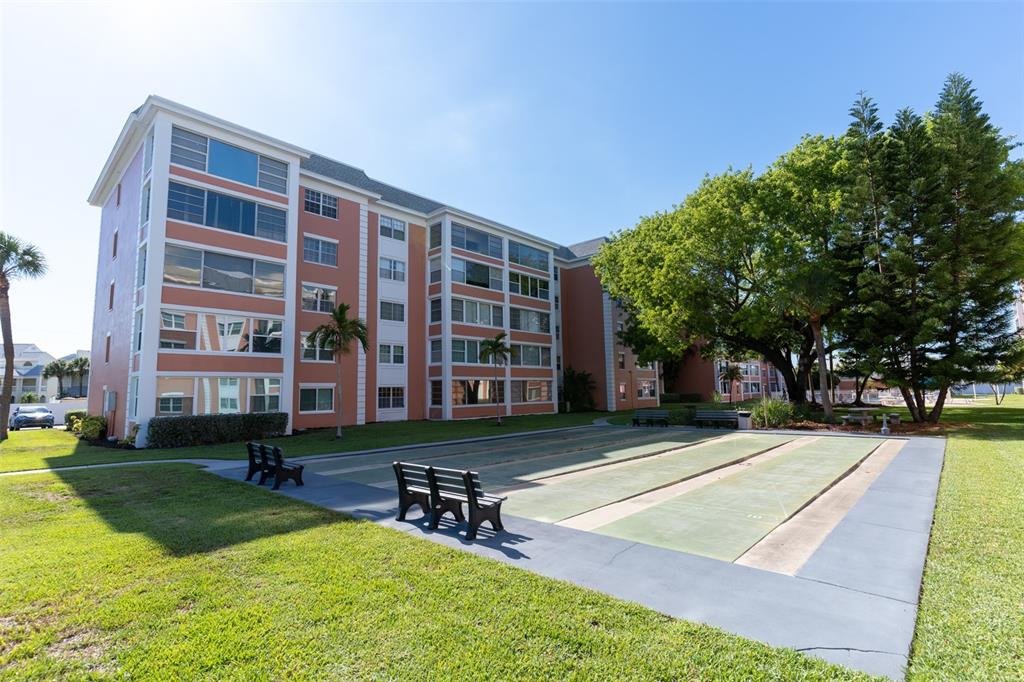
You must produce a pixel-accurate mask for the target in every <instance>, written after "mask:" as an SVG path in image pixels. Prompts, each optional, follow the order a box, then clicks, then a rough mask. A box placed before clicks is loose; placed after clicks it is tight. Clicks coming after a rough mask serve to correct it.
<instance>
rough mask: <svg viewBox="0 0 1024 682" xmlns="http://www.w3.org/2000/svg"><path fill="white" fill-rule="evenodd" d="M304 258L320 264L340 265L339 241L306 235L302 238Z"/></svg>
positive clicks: (308, 261) (309, 261)
mask: <svg viewBox="0 0 1024 682" xmlns="http://www.w3.org/2000/svg"><path fill="white" fill-rule="evenodd" d="M302 260H304V261H306V262H307V263H319V264H320V265H331V266H337V265H338V242H335V241H331V240H329V239H320V238H318V237H310V236H309V235H305V236H304V237H303V238H302Z"/></svg>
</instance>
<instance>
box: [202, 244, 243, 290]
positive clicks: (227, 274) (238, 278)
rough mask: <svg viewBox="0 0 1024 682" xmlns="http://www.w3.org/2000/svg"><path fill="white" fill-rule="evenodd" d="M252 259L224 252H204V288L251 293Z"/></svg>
mask: <svg viewBox="0 0 1024 682" xmlns="http://www.w3.org/2000/svg"><path fill="white" fill-rule="evenodd" d="M252 286H253V285H252V259H251V258H242V257H240V256H229V255H227V254H224V253H212V252H206V253H204V254H203V288H204V289H219V290H220V291H230V292H232V293H237V294H251V293H252V291H253V289H252Z"/></svg>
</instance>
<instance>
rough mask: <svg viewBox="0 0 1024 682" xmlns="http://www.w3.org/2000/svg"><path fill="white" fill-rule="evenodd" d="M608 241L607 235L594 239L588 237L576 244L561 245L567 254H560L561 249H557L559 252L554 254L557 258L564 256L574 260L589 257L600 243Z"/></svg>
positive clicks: (598, 247) (599, 246)
mask: <svg viewBox="0 0 1024 682" xmlns="http://www.w3.org/2000/svg"><path fill="white" fill-rule="evenodd" d="M607 241H608V237H597V238H595V239H588V240H587V241H585V242H580V243H578V244H571V245H569V246H568V247H563V248H564V249H565V251H567V252H568V253H569V255H568V256H564V255H562V253H561V252H562V249H559V253H557V254H555V255H556V256H557V257H559V258H565V259H566V260H575V259H577V258H590V257H591V256H593V255H594V254H595V253H597V250H598V249H600V248H601V245H602V244H604V243H605V242H607Z"/></svg>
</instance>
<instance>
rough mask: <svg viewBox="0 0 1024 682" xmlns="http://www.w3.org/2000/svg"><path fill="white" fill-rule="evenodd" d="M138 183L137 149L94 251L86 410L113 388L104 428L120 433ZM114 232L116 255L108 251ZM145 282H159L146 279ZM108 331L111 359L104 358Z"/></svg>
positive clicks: (107, 207) (98, 406)
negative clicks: (113, 397) (110, 410)
mask: <svg viewBox="0 0 1024 682" xmlns="http://www.w3.org/2000/svg"><path fill="white" fill-rule="evenodd" d="M141 183H142V150H141V149H140V150H139V151H138V152H137V153H136V154H135V157H134V158H133V159H132V160H131V162H130V163H129V164H128V167H127V168H126V169H125V172H124V175H122V177H121V182H120V188H121V202H120V205H118V203H117V194H118V191H117V189H116V188H115V189H114V191H112V192H111V193H110V197H109V198H108V199H107V202H106V203H105V204H104V205H103V210H102V212H101V214H100V234H99V254H98V258H97V265H96V292H95V297H94V301H95V304H94V306H93V322H92V351H91V352H92V356H91V358H90V361H91V364H90V369H89V398H88V410H89V413H90V414H104V411H103V387H104V386H106V387H107V390H108V391H116V392H117V406H116V408H115V410H114V412H113V413H106V414H107V421H108V423H109V427H108V433H109V434H110V435H114V436H117V437H118V438H123V437H124V436H125V429H124V414H125V412H124V410H125V405H127V402H128V368H129V365H130V364H131V361H132V358H131V342H132V338H131V336H132V318H133V317H134V315H135V313H134V310H135V306H134V305H133V301H134V300H135V293H134V290H135V261H136V259H137V258H138V244H139V242H138V230H139V198H140V194H141V189H142V188H141V186H140V185H141ZM115 230H116V231H117V241H118V245H117V257H116V258H114V257H113V256H112V252H113V248H112V247H113V238H114V231H115ZM111 280H113V282H114V305H113V307H112V308H109V309H108V304H109V292H110V282H111ZM150 286H160V285H159V283H150ZM108 332H109V333H110V360H109V362H108V361H107V359H106V344H107V341H106V339H107V333H108Z"/></svg>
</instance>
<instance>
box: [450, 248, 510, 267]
mask: <svg viewBox="0 0 1024 682" xmlns="http://www.w3.org/2000/svg"><path fill="white" fill-rule="evenodd" d="M452 255H453V256H457V257H458V258H463V259H468V260H475V261H480V262H481V263H487V264H488V265H493V266H495V267H499V268H501V267H504V265H505V264H504V263H503V262H502V261H501V260H499V259H497V258H491V257H490V256H485V255H483V254H481V253H475V252H473V251H466V250H465V249H458V248H455V247H452Z"/></svg>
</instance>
